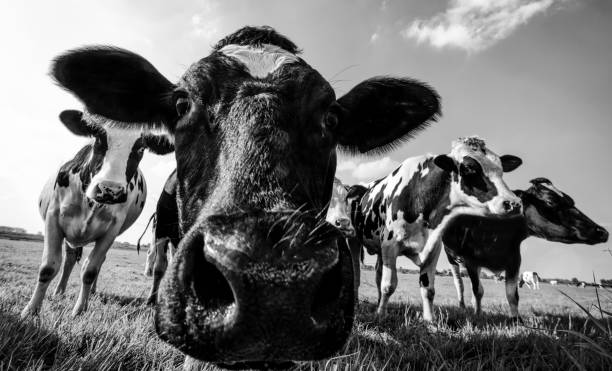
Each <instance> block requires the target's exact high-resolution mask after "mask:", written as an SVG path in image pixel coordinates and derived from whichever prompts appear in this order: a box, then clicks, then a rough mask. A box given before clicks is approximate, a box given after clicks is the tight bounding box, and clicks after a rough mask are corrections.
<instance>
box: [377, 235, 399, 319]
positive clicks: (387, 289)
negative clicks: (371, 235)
mask: <svg viewBox="0 0 612 371" xmlns="http://www.w3.org/2000/svg"><path fill="white" fill-rule="evenodd" d="M381 255H382V277H381V282H380V302H379V303H378V309H377V310H376V313H378V315H384V314H385V313H386V312H387V304H388V303H389V298H390V297H391V295H393V293H394V292H395V288H396V287H397V267H396V266H395V265H396V261H397V255H398V246H397V244H389V245H383V246H382V247H381Z"/></svg>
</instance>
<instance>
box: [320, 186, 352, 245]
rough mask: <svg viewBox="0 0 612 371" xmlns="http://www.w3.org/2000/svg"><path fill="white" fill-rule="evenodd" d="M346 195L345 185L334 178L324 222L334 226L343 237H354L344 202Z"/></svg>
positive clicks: (348, 208) (348, 209)
mask: <svg viewBox="0 0 612 371" xmlns="http://www.w3.org/2000/svg"><path fill="white" fill-rule="evenodd" d="M347 195H348V191H347V189H346V187H345V185H344V184H342V182H341V181H340V179H338V178H334V187H333V189H332V196H331V200H330V201H329V208H328V209H327V216H326V217H325V220H327V221H328V222H329V223H331V224H333V225H334V226H336V228H338V229H339V230H340V232H341V233H342V235H343V236H344V237H355V228H353V224H352V223H351V218H350V207H349V206H348V205H347V201H346V196H347Z"/></svg>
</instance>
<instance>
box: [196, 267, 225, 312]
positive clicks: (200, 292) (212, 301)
mask: <svg viewBox="0 0 612 371" xmlns="http://www.w3.org/2000/svg"><path fill="white" fill-rule="evenodd" d="M193 290H194V292H195V294H196V296H197V298H198V299H199V300H200V303H201V305H202V306H203V307H204V308H205V309H206V311H208V312H218V313H223V312H225V310H226V309H228V308H230V307H231V306H232V305H233V304H234V303H235V299H234V293H233V291H232V289H231V287H230V285H229V283H228V281H227V279H226V278H225V277H224V276H223V274H222V273H221V272H220V271H219V270H218V269H217V267H215V266H214V265H213V264H211V263H209V262H208V261H206V260H205V259H204V258H203V257H202V263H201V264H199V266H198V267H197V268H196V269H195V271H194V280H193Z"/></svg>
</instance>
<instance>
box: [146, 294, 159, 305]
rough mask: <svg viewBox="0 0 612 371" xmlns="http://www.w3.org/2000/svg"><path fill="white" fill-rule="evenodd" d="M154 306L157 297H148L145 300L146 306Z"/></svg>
mask: <svg viewBox="0 0 612 371" xmlns="http://www.w3.org/2000/svg"><path fill="white" fill-rule="evenodd" d="M155 304H157V295H155V296H149V298H148V299H147V305H149V306H153V305H155Z"/></svg>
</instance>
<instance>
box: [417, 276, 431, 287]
mask: <svg viewBox="0 0 612 371" xmlns="http://www.w3.org/2000/svg"><path fill="white" fill-rule="evenodd" d="M419 285H420V286H421V287H429V277H427V273H421V275H420V276H419Z"/></svg>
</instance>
